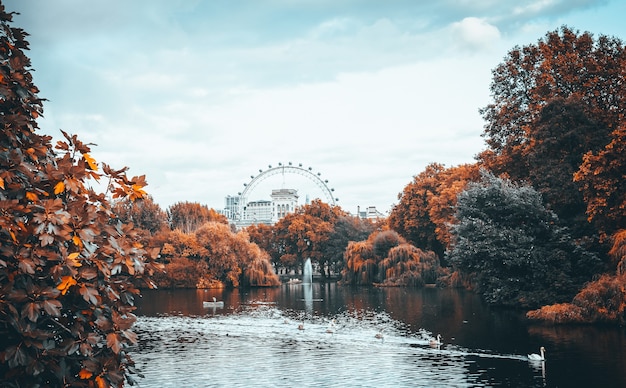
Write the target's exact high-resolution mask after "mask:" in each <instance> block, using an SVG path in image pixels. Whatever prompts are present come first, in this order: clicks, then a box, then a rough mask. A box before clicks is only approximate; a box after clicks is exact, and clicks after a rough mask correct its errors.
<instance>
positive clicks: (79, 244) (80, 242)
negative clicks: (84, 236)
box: [72, 235, 83, 247]
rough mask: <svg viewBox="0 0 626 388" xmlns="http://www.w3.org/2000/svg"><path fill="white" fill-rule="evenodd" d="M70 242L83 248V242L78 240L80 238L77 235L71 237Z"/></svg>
mask: <svg viewBox="0 0 626 388" xmlns="http://www.w3.org/2000/svg"><path fill="white" fill-rule="evenodd" d="M72 242H73V243H74V245H76V246H77V247H82V246H83V242H82V241H81V240H80V237H78V236H77V235H74V237H72Z"/></svg>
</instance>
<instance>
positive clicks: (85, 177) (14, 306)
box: [0, 4, 157, 387]
mask: <svg viewBox="0 0 626 388" xmlns="http://www.w3.org/2000/svg"><path fill="white" fill-rule="evenodd" d="M12 15H13V14H11V13H7V12H6V11H5V9H4V6H3V5H1V4H0V113H1V117H2V121H1V123H2V133H1V136H0V203H1V204H2V206H1V207H0V208H1V211H0V379H1V380H2V381H3V386H9V387H13V386H14V387H35V386H46V387H67V386H84V387H107V386H122V385H123V384H124V383H125V382H128V381H132V376H131V374H132V373H134V369H133V361H132V359H131V358H130V356H129V355H128V353H127V348H128V346H129V345H131V344H134V343H136V340H137V335H136V334H135V333H134V332H133V331H132V326H133V323H134V322H135V320H136V317H135V315H133V310H134V309H135V307H134V300H135V298H136V297H137V296H138V295H139V289H138V288H137V287H138V286H139V285H141V284H143V285H146V284H147V285H148V286H151V285H152V283H151V281H150V279H149V277H150V275H151V274H152V272H153V271H154V270H155V269H156V268H157V267H156V265H154V263H153V261H152V258H153V257H154V256H155V255H156V252H152V254H150V255H148V254H147V252H146V251H145V250H144V249H143V247H142V245H141V244H140V242H139V238H138V236H137V234H136V232H135V231H134V230H133V228H132V227H131V226H130V225H129V224H124V223H122V222H120V220H119V219H117V218H116V217H115V214H114V213H113V211H112V205H111V202H110V198H109V196H111V195H112V197H113V198H128V199H129V200H136V199H140V198H143V197H144V196H145V195H146V193H145V192H144V190H143V187H144V186H145V185H146V182H145V177H143V176H142V177H133V178H128V177H127V176H126V171H127V169H126V168H123V169H120V170H114V169H112V168H111V167H109V166H108V165H106V164H102V165H101V166H99V165H98V163H96V161H95V160H94V159H93V157H92V156H91V155H90V152H91V150H90V147H89V146H87V145H86V144H84V143H82V142H81V141H80V140H79V139H78V138H77V136H75V135H74V136H72V135H69V134H67V133H66V132H62V135H63V140H61V141H58V142H57V143H56V146H53V145H52V143H51V140H52V139H51V137H49V136H42V135H38V134H37V133H36V130H37V129H38V126H37V123H36V118H37V117H38V116H39V115H41V113H42V110H43V107H42V100H41V99H40V98H39V97H37V94H38V92H39V90H38V89H37V88H36V87H35V86H34V85H33V83H32V77H31V74H30V71H29V69H30V60H29V59H28V58H27V57H26V55H25V53H24V51H25V50H27V49H28V43H27V42H26V40H25V36H26V33H25V32H24V31H23V30H22V29H19V28H14V27H11V26H10V23H11V21H12ZM100 167H101V168H102V170H100ZM94 180H105V181H108V182H109V184H108V192H107V193H105V194H100V193H96V192H95V191H94V190H93V189H91V188H90V186H91V183H93V181H94Z"/></svg>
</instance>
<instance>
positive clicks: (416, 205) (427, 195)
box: [389, 163, 445, 254]
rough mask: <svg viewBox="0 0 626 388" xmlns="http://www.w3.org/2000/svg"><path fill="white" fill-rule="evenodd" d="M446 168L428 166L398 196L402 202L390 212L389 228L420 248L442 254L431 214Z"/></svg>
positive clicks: (435, 165) (436, 165)
mask: <svg viewBox="0 0 626 388" xmlns="http://www.w3.org/2000/svg"><path fill="white" fill-rule="evenodd" d="M444 170H445V167H444V166H443V165H441V164H438V163H432V164H429V165H428V166H426V168H425V169H424V171H422V172H421V173H420V174H418V175H417V176H415V177H414V178H413V182H411V183H409V184H408V185H407V186H406V187H405V188H404V190H403V191H402V193H401V194H400V195H399V196H398V199H399V202H398V204H396V205H395V206H394V207H393V209H392V211H391V213H390V214H389V227H390V228H391V229H393V230H395V231H397V232H398V233H400V235H401V236H403V237H404V238H406V239H407V240H408V241H410V242H411V243H412V244H413V245H415V246H417V247H422V248H425V249H429V250H432V251H434V252H436V253H437V254H443V252H444V247H443V245H442V244H441V242H439V241H438V240H437V233H436V232H435V230H436V228H437V226H436V225H435V223H434V222H433V220H432V219H431V217H430V201H431V199H432V198H433V197H434V196H436V195H437V193H438V183H439V175H440V174H441V173H442V172H443V171H444Z"/></svg>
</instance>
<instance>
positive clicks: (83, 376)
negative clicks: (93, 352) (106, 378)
mask: <svg viewBox="0 0 626 388" xmlns="http://www.w3.org/2000/svg"><path fill="white" fill-rule="evenodd" d="M91 376H93V373H91V372H89V371H88V370H87V369H81V370H80V372H78V377H80V378H81V379H83V380H86V379H88V378H90V377H91Z"/></svg>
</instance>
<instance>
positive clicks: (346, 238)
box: [323, 215, 380, 274]
mask: <svg viewBox="0 0 626 388" xmlns="http://www.w3.org/2000/svg"><path fill="white" fill-rule="evenodd" d="M378 224H379V223H374V222H372V221H371V220H368V219H362V218H359V217H352V216H347V215H346V216H341V217H339V218H338V219H337V222H335V225H334V226H333V230H332V232H331V233H330V235H329V236H328V240H327V241H326V244H325V246H324V248H323V257H325V258H326V262H327V268H328V269H329V270H330V271H331V272H333V273H335V274H338V273H340V272H341V270H342V269H343V267H344V253H345V251H346V248H347V247H348V244H349V243H350V242H351V241H362V240H365V239H367V237H368V236H369V235H370V234H371V233H372V232H374V230H376V229H377V228H379V227H380V226H379V225H378Z"/></svg>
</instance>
